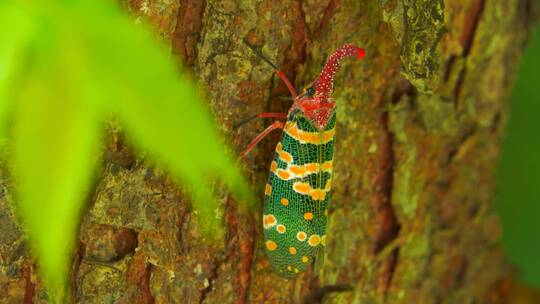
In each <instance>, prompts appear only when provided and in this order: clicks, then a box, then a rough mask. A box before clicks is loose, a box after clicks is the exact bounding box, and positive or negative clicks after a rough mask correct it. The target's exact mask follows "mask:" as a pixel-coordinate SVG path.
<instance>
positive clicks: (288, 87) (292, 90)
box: [276, 69, 298, 100]
mask: <svg viewBox="0 0 540 304" xmlns="http://www.w3.org/2000/svg"><path fill="white" fill-rule="evenodd" d="M276 75H278V77H279V78H280V79H281V80H282V81H283V82H284V83H285V85H286V86H287V89H289V92H291V96H292V98H293V100H294V99H296V96H298V93H297V92H296V89H295V88H294V86H293V85H292V83H291V82H290V81H289V78H287V76H285V73H283V72H282V71H280V70H278V69H276Z"/></svg>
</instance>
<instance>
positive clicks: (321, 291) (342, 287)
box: [303, 284, 353, 304]
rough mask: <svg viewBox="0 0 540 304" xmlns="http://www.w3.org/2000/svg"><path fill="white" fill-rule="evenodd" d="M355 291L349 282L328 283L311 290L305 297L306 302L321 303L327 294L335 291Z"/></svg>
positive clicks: (309, 303) (310, 303) (306, 303)
mask: <svg viewBox="0 0 540 304" xmlns="http://www.w3.org/2000/svg"><path fill="white" fill-rule="evenodd" d="M348 291H353V287H352V286H351V285H349V284H338V285H326V286H323V287H320V288H317V289H313V290H311V291H310V292H309V293H308V294H307V295H306V297H305V298H304V301H303V303H304V304H317V303H321V301H322V300H323V299H324V297H325V296H326V295H327V294H330V293H335V292H348Z"/></svg>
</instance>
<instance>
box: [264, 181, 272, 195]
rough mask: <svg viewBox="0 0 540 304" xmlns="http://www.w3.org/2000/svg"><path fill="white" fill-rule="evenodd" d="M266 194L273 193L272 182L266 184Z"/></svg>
mask: <svg viewBox="0 0 540 304" xmlns="http://www.w3.org/2000/svg"><path fill="white" fill-rule="evenodd" d="M264 194H265V195H270V194H272V186H271V185H270V184H266V186H265V187H264Z"/></svg>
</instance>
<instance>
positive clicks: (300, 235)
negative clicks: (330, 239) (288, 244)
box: [296, 231, 307, 242]
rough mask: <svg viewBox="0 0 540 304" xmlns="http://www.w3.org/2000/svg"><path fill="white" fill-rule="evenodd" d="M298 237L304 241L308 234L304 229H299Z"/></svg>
mask: <svg viewBox="0 0 540 304" xmlns="http://www.w3.org/2000/svg"><path fill="white" fill-rule="evenodd" d="M296 238H297V239H298V240H299V241H300V242H303V241H305V240H306V238H307V234H306V233H305V232H304V231H298V233H297V234H296Z"/></svg>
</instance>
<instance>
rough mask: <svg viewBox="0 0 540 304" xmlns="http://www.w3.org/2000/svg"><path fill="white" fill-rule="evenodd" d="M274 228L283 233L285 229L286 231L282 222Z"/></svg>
mask: <svg viewBox="0 0 540 304" xmlns="http://www.w3.org/2000/svg"><path fill="white" fill-rule="evenodd" d="M276 230H277V232H279V233H281V234H283V233H285V231H287V229H286V228H285V225H282V224H279V225H277V226H276Z"/></svg>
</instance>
